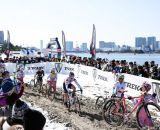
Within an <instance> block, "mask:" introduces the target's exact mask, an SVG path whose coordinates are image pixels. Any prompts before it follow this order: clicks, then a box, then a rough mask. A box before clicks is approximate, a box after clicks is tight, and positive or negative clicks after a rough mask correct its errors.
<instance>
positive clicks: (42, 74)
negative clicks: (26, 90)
mask: <svg viewBox="0 0 160 130" xmlns="http://www.w3.org/2000/svg"><path fill="white" fill-rule="evenodd" d="M36 75H37V76H38V77H43V76H44V71H43V70H38V71H37V72H36Z"/></svg>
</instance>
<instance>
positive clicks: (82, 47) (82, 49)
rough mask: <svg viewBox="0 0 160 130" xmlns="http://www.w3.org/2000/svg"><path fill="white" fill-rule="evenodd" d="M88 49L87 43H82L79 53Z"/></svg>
mask: <svg viewBox="0 0 160 130" xmlns="http://www.w3.org/2000/svg"><path fill="white" fill-rule="evenodd" d="M87 50H88V48H87V43H82V44H81V51H87Z"/></svg>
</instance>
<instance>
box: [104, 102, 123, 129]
mask: <svg viewBox="0 0 160 130" xmlns="http://www.w3.org/2000/svg"><path fill="white" fill-rule="evenodd" d="M118 102H119V101H118V100H117V99H110V100H108V101H106V102H105V104H104V106H103V108H102V117H103V119H104V120H105V121H106V123H107V124H109V125H111V126H112V127H117V126H120V125H121V124H122V122H123V114H124V107H123V105H121V104H119V103H118Z"/></svg>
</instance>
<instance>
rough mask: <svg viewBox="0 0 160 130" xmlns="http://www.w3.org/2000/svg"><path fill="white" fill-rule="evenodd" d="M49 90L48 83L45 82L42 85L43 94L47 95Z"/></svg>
mask: <svg viewBox="0 0 160 130" xmlns="http://www.w3.org/2000/svg"><path fill="white" fill-rule="evenodd" d="M47 92H48V89H47V85H46V84H43V85H42V87H41V93H42V95H44V96H45V97H46V95H47Z"/></svg>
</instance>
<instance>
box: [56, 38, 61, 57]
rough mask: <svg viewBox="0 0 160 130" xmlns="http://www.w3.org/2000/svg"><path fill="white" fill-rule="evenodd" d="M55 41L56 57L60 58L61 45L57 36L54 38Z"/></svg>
mask: <svg viewBox="0 0 160 130" xmlns="http://www.w3.org/2000/svg"><path fill="white" fill-rule="evenodd" d="M55 41H56V43H57V58H59V59H61V45H60V43H59V41H58V38H57V37H56V38H55Z"/></svg>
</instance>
